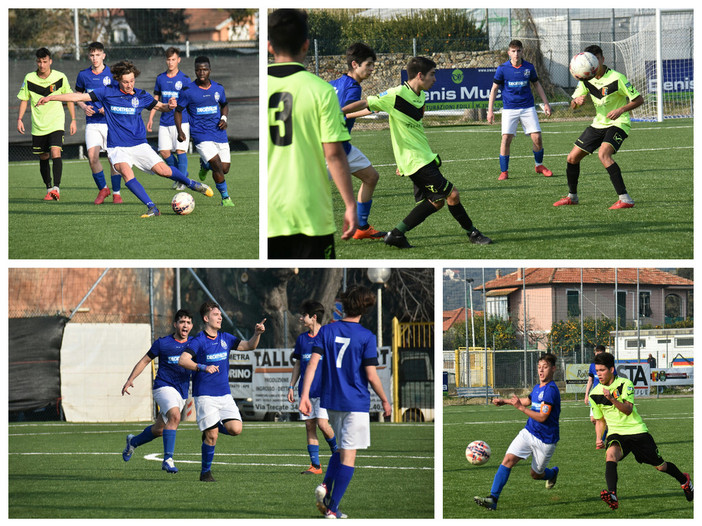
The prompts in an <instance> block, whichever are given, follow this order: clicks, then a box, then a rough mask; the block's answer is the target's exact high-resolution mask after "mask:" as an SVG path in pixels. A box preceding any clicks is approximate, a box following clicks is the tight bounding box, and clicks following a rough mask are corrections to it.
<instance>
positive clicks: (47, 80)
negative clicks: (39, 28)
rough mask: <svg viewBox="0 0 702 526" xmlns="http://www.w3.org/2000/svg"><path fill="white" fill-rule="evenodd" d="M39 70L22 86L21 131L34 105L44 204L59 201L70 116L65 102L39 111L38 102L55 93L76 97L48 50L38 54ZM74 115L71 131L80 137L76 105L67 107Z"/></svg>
mask: <svg viewBox="0 0 702 526" xmlns="http://www.w3.org/2000/svg"><path fill="white" fill-rule="evenodd" d="M36 57H37V70H36V71H32V72H31V73H27V75H25V77H24V81H23V82H22V87H21V88H20V91H19V93H18V94H17V98H18V99H20V106H19V115H18V118H17V131H18V132H20V133H21V134H22V135H24V123H23V122H22V117H24V114H25V112H26V111H27V107H28V106H29V105H31V108H32V109H31V113H32V152H33V153H34V154H36V155H38V156H39V172H40V173H41V178H42V179H43V181H44V184H45V185H46V196H45V197H44V201H58V200H59V198H60V195H59V185H60V184H61V175H62V173H63V161H62V159H61V151H62V149H63V134H64V129H65V119H66V115H65V113H64V111H63V104H62V103H61V102H52V103H50V104H47V105H46V106H44V107H37V106H36V103H37V101H38V100H39V99H40V98H42V97H45V96H47V95H50V94H54V93H72V90H71V85H70V84H69V83H68V79H67V78H66V75H64V74H63V73H61V72H59V71H56V70H52V69H51V64H52V60H51V52H50V51H49V50H48V49H46V48H45V47H43V48H39V49H38V50H37V52H36ZM67 106H68V112H69V113H70V114H71V124H70V128H69V131H70V133H71V135H73V134H74V133H76V130H77V129H78V128H77V125H76V112H75V107H74V105H73V103H72V102H69V103H68V104H67ZM49 161H51V164H53V172H54V181H53V185H52V184H51V169H52V166H51V164H50V163H49Z"/></svg>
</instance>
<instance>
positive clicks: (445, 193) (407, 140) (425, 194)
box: [344, 57, 492, 248]
mask: <svg viewBox="0 0 702 526" xmlns="http://www.w3.org/2000/svg"><path fill="white" fill-rule="evenodd" d="M407 74H408V80H407V82H405V83H404V84H403V85H401V86H397V87H395V88H391V89H389V90H387V91H386V92H385V93H382V94H380V95H378V96H377V97H368V99H367V100H360V101H358V102H355V103H352V104H349V105H347V106H345V107H344V111H345V113H346V114H347V115H348V114H351V113H357V112H362V111H363V110H366V109H367V110H369V112H371V111H384V112H387V113H388V115H389V116H390V137H391V140H392V150H393V153H394V154H395V163H396V164H397V173H398V175H402V176H407V177H409V178H410V179H411V180H412V182H413V183H414V198H415V202H416V203H417V204H416V206H415V207H414V209H413V210H412V211H411V212H410V213H409V215H407V217H405V219H403V220H402V221H401V222H400V223H399V224H398V225H397V226H396V227H395V228H394V229H393V230H392V231H390V232H388V234H387V235H386V236H385V243H386V244H388V245H393V246H396V247H398V248H411V247H412V245H410V244H409V241H407V238H406V237H405V233H406V232H409V231H410V230H412V229H413V228H414V227H416V226H417V225H419V224H421V223H422V222H423V221H424V220H425V219H426V218H427V217H429V216H430V215H431V214H433V213H434V212H436V211H437V210H439V209H441V208H442V207H443V206H444V202H446V203H448V209H449V212H451V215H452V216H453V217H454V219H455V220H456V221H458V224H460V225H461V226H462V227H463V229H464V230H465V231H466V233H467V235H468V239H469V240H470V242H471V243H475V244H478V245H487V244H489V243H491V242H492V241H491V240H490V238H489V237H487V236H484V235H482V234H481V233H480V231H479V230H478V229H477V228H475V226H473V222H472V221H471V219H470V217H468V214H467V213H466V210H465V208H463V205H462V204H461V200H460V197H459V194H458V189H457V188H456V187H454V186H453V183H451V182H450V181H447V180H446V179H445V178H444V176H443V175H442V174H441V172H440V171H439V166H441V159H440V158H439V156H438V154H436V153H434V152H432V150H431V148H430V147H429V142H428V141H427V136H426V134H425V133H424V126H423V125H422V118H423V117H424V100H425V93H424V92H425V91H427V90H429V89H430V88H431V87H432V86H433V85H434V82H436V76H435V74H436V63H435V62H434V61H433V60H430V59H428V58H425V57H412V58H411V59H410V61H409V62H408V64H407Z"/></svg>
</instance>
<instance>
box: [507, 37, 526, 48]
mask: <svg viewBox="0 0 702 526" xmlns="http://www.w3.org/2000/svg"><path fill="white" fill-rule="evenodd" d="M513 47H518V48H519V49H524V46H523V45H522V41H521V40H516V39H515V40H512V41H511V42H510V43H509V46H507V49H512V48H513Z"/></svg>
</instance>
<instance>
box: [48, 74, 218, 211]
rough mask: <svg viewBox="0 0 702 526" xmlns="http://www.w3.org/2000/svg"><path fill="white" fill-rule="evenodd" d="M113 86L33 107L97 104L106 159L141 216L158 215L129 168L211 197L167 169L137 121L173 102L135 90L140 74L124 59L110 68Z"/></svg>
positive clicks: (208, 191)
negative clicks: (104, 123) (104, 135)
mask: <svg viewBox="0 0 702 526" xmlns="http://www.w3.org/2000/svg"><path fill="white" fill-rule="evenodd" d="M110 69H111V70H112V75H113V78H114V79H115V80H116V81H117V83H118V84H117V85H110V86H105V87H104V88H99V89H96V90H93V91H91V92H90V93H68V94H62V95H49V96H48V97H43V98H41V99H40V100H39V101H38V102H37V106H40V105H42V104H45V103H47V102H50V101H53V100H58V101H70V102H79V101H83V102H87V101H93V102H100V103H101V104H102V105H103V107H104V109H105V117H106V118H107V129H108V133H107V156H108V157H109V159H110V162H111V163H112V164H113V166H114V167H115V170H117V171H118V172H119V173H121V174H122V178H123V179H124V181H125V185H126V186H127V188H129V190H131V192H132V193H133V194H134V195H135V196H137V198H138V199H139V200H140V201H141V202H142V203H144V204H145V205H146V206H147V207H148V208H147V211H146V213H145V214H143V215H142V216H141V217H154V216H158V215H161V212H160V211H159V209H158V208H157V207H156V204H155V203H154V202H153V201H152V200H151V198H150V197H149V195H148V194H147V193H146V190H144V187H143V186H142V185H141V183H140V182H139V181H137V179H136V177H134V171H133V170H132V166H133V165H134V166H136V167H137V168H139V169H140V170H142V171H144V172H148V173H155V174H156V175H160V176H161V177H167V178H168V179H172V180H174V181H178V182H180V183H183V184H185V185H186V186H187V187H188V188H190V189H191V190H195V191H196V192H200V193H202V194H205V195H206V196H208V197H211V196H212V189H211V188H210V187H209V186H207V185H206V184H203V183H199V182H196V181H192V180H190V179H188V178H187V177H186V176H185V174H183V173H181V171H180V170H178V168H176V167H173V166H168V165H167V164H166V163H165V162H163V159H161V158H160V157H159V156H158V154H157V153H156V152H154V150H153V149H152V148H151V146H149V144H148V142H147V141H146V128H145V127H144V121H143V120H142V118H141V112H142V110H144V109H146V110H151V109H153V108H156V109H157V110H158V111H170V110H172V109H174V108H175V107H176V104H177V103H176V101H175V99H171V100H170V101H168V104H164V103H163V102H159V101H157V100H156V99H154V98H153V97H152V96H151V95H150V94H149V93H147V92H146V91H144V90H142V89H138V88H136V87H135V80H136V78H137V77H138V76H139V73H140V71H139V70H138V69H137V67H136V66H135V65H134V64H133V63H132V62H129V61H128V60H123V61H121V62H118V63H117V64H115V65H113V66H112V67H111V68H110Z"/></svg>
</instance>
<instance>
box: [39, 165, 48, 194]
mask: <svg viewBox="0 0 702 526" xmlns="http://www.w3.org/2000/svg"><path fill="white" fill-rule="evenodd" d="M39 173H40V174H41V179H42V181H44V185H46V187H47V188H51V165H50V164H49V159H39Z"/></svg>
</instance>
